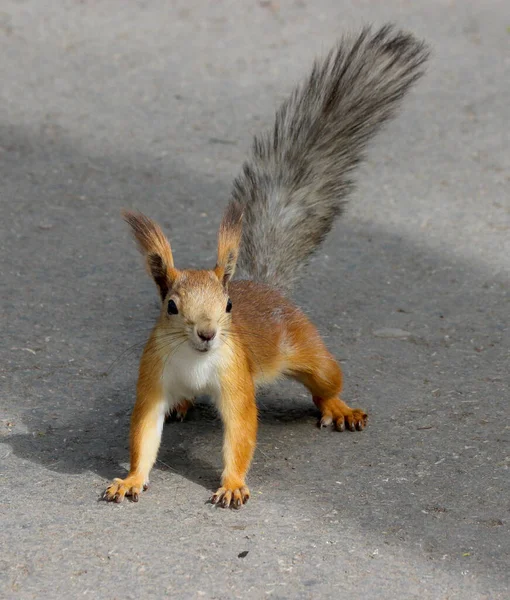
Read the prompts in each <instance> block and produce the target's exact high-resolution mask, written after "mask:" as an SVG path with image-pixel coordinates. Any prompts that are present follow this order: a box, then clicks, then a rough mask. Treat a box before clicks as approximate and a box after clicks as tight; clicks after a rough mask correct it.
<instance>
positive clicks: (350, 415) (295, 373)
mask: <svg viewBox="0 0 510 600" xmlns="http://www.w3.org/2000/svg"><path fill="white" fill-rule="evenodd" d="M317 337H318V336H317ZM312 342H313V347H312V348H310V347H307V346H305V347H301V348H299V349H298V351H297V352H296V355H295V356H293V357H292V369H291V370H290V371H289V373H288V374H289V375H290V376H291V377H293V378H294V379H297V380H298V381H300V382H301V383H302V384H303V385H305V386H306V387H307V388H308V389H309V391H310V393H311V394H312V398H313V401H314V403H315V405H316V406H317V408H318V409H319V410H320V412H321V420H320V422H319V424H320V426H321V427H327V426H328V425H331V423H334V425H335V427H336V429H337V430H338V431H343V430H344V429H345V428H346V427H347V429H349V430H350V431H356V430H358V431H361V430H362V429H364V427H365V426H366V424H367V414H366V413H365V412H364V411H363V410H361V409H360V408H351V407H350V406H348V405H347V404H346V403H345V402H344V401H343V400H341V399H340V397H339V395H340V392H341V390H342V371H341V369H340V365H339V364H338V363H337V362H336V360H335V359H334V357H333V356H332V355H331V354H330V353H329V352H328V350H327V349H326V347H325V346H324V344H322V341H321V346H322V347H321V348H318V340H317V338H315V339H313V338H312Z"/></svg>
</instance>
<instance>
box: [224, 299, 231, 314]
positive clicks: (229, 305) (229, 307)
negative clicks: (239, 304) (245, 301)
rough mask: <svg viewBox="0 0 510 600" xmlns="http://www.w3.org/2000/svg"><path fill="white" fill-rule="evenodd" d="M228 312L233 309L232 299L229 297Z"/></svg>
mask: <svg viewBox="0 0 510 600" xmlns="http://www.w3.org/2000/svg"><path fill="white" fill-rule="evenodd" d="M225 310H226V311H227V312H230V311H231V310H232V300H231V299H230V298H229V299H228V302H227V308H226V309H225Z"/></svg>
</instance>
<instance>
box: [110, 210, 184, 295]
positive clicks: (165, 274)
mask: <svg viewBox="0 0 510 600" xmlns="http://www.w3.org/2000/svg"><path fill="white" fill-rule="evenodd" d="M122 216H123V217H124V220H125V221H126V223H127V224H128V225H129V226H130V227H131V232H132V233H133V236H134V238H135V240H136V243H137V246H138V249H139V250H140V252H141V253H142V255H143V256H144V257H145V261H146V265H147V269H148V271H149V273H150V274H151V275H152V278H153V279H154V281H155V282H156V285H157V286H158V288H159V293H160V295H161V299H162V300H164V298H165V296H166V295H167V293H168V290H169V289H170V288H171V287H172V283H173V282H174V280H175V279H176V277H177V270H176V269H174V259H173V256H172V250H171V248H170V243H169V242H168V240H167V239H166V237H165V234H164V233H163V232H162V231H161V228H160V227H159V225H158V224H157V223H155V222H154V221H152V220H151V219H149V217H146V216H145V215H142V213H138V212H136V213H135V212H131V211H127V210H125V211H122Z"/></svg>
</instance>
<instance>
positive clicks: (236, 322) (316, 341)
mask: <svg viewBox="0 0 510 600" xmlns="http://www.w3.org/2000/svg"><path fill="white" fill-rule="evenodd" d="M427 58H428V49H427V46H426V45H425V44H424V43H423V42H420V41H418V40H417V39H416V38H415V37H414V36H413V35H411V34H409V33H406V32H402V31H396V30H395V29H394V28H393V26H391V25H386V26H384V27H382V28H381V29H379V30H377V31H375V32H373V31H372V30H371V29H370V28H365V29H363V30H362V31H361V33H360V34H358V35H355V36H346V37H344V38H343V39H342V40H341V41H340V42H339V44H338V46H337V47H336V49H334V50H332V51H331V52H330V53H329V54H328V56H327V57H326V58H325V59H324V60H323V61H320V62H316V63H315V65H314V67H313V69H312V72H311V74H310V75H309V77H308V78H307V79H306V80H305V81H304V83H303V84H302V85H300V86H298V87H297V88H296V89H295V90H294V92H293V93H292V94H291V96H290V97H289V99H288V100H287V101H286V102H284V104H283V105H282V106H281V107H280V109H279V110H278V112H277V114H276V121H275V125H274V128H273V129H272V130H271V131H270V132H266V133H265V134H263V135H261V136H259V137H256V138H255V140H254V144H253V150H252V155H251V158H250V159H249V160H248V161H247V162H246V163H245V164H244V167H243V171H242V173H241V175H240V176H239V177H238V178H237V179H236V180H235V182H234V186H233V192H232V198H231V200H230V202H229V204H228V206H227V208H226V210H225V213H224V216H223V220H222V222H221V225H220V230H219V235H218V255H217V262H216V265H215V267H214V268H213V269H210V270H209V269H206V270H189V269H187V270H180V269H177V268H176V267H175V266H174V261H173V257H172V251H171V248H170V244H169V242H168V240H167V238H166V237H165V235H164V234H163V232H162V231H161V229H160V227H159V226H158V225H157V224H156V223H155V222H153V221H152V220H150V219H149V218H147V217H146V216H144V215H142V214H140V213H134V212H125V213H124V218H125V220H126V221H127V223H128V224H129V225H130V226H131V229H132V232H133V234H134V237H135V239H136V241H137V243H138V247H139V249H140V251H141V253H142V254H143V256H144V257H145V261H146V265H147V268H148V271H149V273H150V274H151V276H152V277H153V279H154V281H155V283H156V285H157V287H158V289H159V293H160V296H161V301H162V305H161V314H160V316H159V319H158V321H157V322H156V325H155V326H154V329H153V330H152V333H151V335H150V337H149V340H148V342H147V344H146V346H145V350H144V352H143V355H142V358H141V363H140V371H139V378H138V385H137V397H136V403H135V406H134V410H133V413H132V417H131V434H130V452H131V462H130V470H129V473H128V475H127V477H126V478H125V479H114V481H113V483H112V484H111V485H110V486H109V487H108V488H107V490H106V491H105V494H104V497H105V499H107V500H114V501H116V502H121V501H122V500H123V498H124V497H125V496H131V497H132V499H133V500H134V501H135V502H136V501H138V499H139V494H140V492H141V491H142V490H143V489H145V488H146V486H147V484H148V481H149V473H150V471H151V469H152V467H153V465H154V463H155V461H156V457H157V453H158V449H159V445H160V441H161V433H162V429H163V423H164V420H165V414H167V413H168V412H171V411H174V412H176V413H178V414H179V415H180V416H184V415H185V414H186V411H187V409H188V407H189V406H190V405H191V403H192V402H193V399H194V397H195V396H198V395H202V394H207V395H209V396H211V398H212V400H213V402H214V404H215V405H216V407H217V409H218V410H219V412H220V415H221V418H222V421H223V428H224V441H223V462H224V470H223V473H222V476H221V485H220V487H219V489H218V490H217V491H216V492H215V493H214V494H213V496H212V498H211V501H212V502H213V503H215V504H218V505H220V506H222V507H233V508H239V507H240V506H241V505H243V504H244V503H246V501H247V500H248V498H249V497H250V492H249V489H248V487H247V485H246V474H247V472H248V469H249V466H250V462H251V460H252V457H253V452H254V450H255V445H256V435H257V425H258V424H257V406H256V402H255V391H256V387H257V385H258V384H260V383H267V382H270V381H273V380H275V379H276V378H278V377H291V378H293V379H296V380H298V381H299V382H301V383H302V384H303V385H304V386H305V387H306V388H307V389H308V390H309V392H310V394H311V396H312V399H313V402H314V403H315V405H316V406H317V408H318V410H319V411H320V415H321V417H320V425H321V426H329V425H331V424H333V426H334V427H335V428H336V430H338V431H343V430H344V429H348V430H350V431H361V430H363V429H364V427H365V426H366V423H367V415H366V413H365V412H364V411H363V410H361V409H359V408H351V407H349V406H348V405H347V404H346V403H345V402H344V401H343V400H342V399H341V398H340V392H341V389H342V372H341V370H340V367H339V365H338V363H337V361H336V360H335V358H334V357H333V356H332V355H331V353H330V352H329V351H328V350H327V348H326V346H325V344H324V342H323V341H322V339H321V337H320V335H319V333H318V332H317V329H316V328H315V327H314V325H313V324H312V323H311V322H310V320H309V319H308V317H307V316H305V314H304V313H303V312H302V311H301V310H300V309H299V308H297V307H296V306H295V305H294V304H293V303H292V302H291V300H289V299H288V294H289V290H290V289H291V287H292V283H293V282H294V280H295V279H296V278H297V277H298V276H299V273H300V269H301V268H302V267H303V265H304V264H306V262H307V259H308V258H309V257H310V256H311V254H312V253H313V252H314V251H315V250H316V249H317V248H318V247H319V246H320V244H321V242H322V241H323V239H324V238H325V236H326V235H327V233H328V232H329V231H330V229H331V227H332V225H333V223H334V221H335V219H336V217H337V216H339V215H340V214H341V212H342V209H343V205H344V202H345V198H346V196H347V195H348V193H349V192H350V191H351V190H352V188H353V185H354V184H353V180H352V175H353V170H354V168H355V167H356V166H357V164H358V163H359V162H360V161H361V160H362V158H363V154H364V149H365V146H366V143H367V142H368V141H369V140H370V138H371V137H372V136H373V135H374V134H375V133H376V132H377V131H378V130H379V128H380V127H381V125H382V124H383V123H384V122H386V121H387V120H388V119H389V118H390V117H392V116H393V114H394V112H395V110H396V108H397V107H398V105H399V103H400V101H401V99H402V98H403V96H404V95H405V93H406V92H407V91H408V89H409V88H410V87H411V86H412V84H413V83H414V82H415V81H416V80H417V79H418V78H419V77H420V76H421V75H422V74H423V70H424V69H423V66H424V63H425V62H426V60H427ZM237 263H239V266H240V267H241V269H242V270H243V272H244V273H245V274H246V275H247V279H241V280H233V279H232V278H233V276H234V272H235V269H236V264H237Z"/></svg>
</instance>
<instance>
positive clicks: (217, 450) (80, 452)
mask: <svg viewBox="0 0 510 600" xmlns="http://www.w3.org/2000/svg"><path fill="white" fill-rule="evenodd" d="M134 387H135V384H134V382H133V384H132V385H130V386H126V388H125V389H123V390H120V391H116V392H115V393H112V394H109V395H108V397H106V396H104V397H100V398H99V400H98V405H99V406H100V407H103V409H102V410H101V409H98V410H95V411H94V418H93V419H90V418H87V419H86V420H83V419H82V418H81V417H80V416H79V415H78V414H77V415H76V417H77V424H76V425H73V424H72V423H70V424H68V425H66V426H54V425H52V424H48V422H47V421H46V420H44V419H41V420H36V419H31V420H30V421H28V422H27V425H28V426H29V429H30V431H29V433H26V434H14V435H11V436H9V438H8V439H7V440H6V441H7V443H8V444H9V445H10V446H11V447H12V450H13V452H14V454H15V455H16V456H19V457H22V458H26V459H27V460H30V461H34V462H37V463H39V464H41V465H42V466H44V467H45V468H47V469H49V470H50V471H55V472H59V473H70V474H79V473H83V472H86V471H90V472H92V473H95V474H96V475H98V476H99V477H101V478H103V479H104V480H105V484H106V483H107V482H108V481H109V480H111V479H112V478H113V477H124V476H125V474H126V473H127V470H126V467H127V465H128V464H129V420H130V414H131V409H132V401H131V405H128V402H127V399H131V400H132V398H133V397H134ZM106 400H108V403H107V402H106ZM269 402H270V400H269ZM110 403H111V404H110ZM111 405H113V406H115V407H116V409H117V410H115V412H114V413H113V414H112V413H110V412H109V407H110V406H111ZM317 416H318V413H317V409H315V408H314V407H313V405H312V404H311V402H310V406H304V405H303V404H301V403H298V404H297V405H294V406H288V405H287V407H281V408H276V407H274V406H268V401H267V400H266V402H264V403H260V404H259V422H260V423H261V425H262V427H261V431H260V435H259V443H260V442H261V443H263V441H264V439H265V438H266V437H267V438H268V439H270V438H271V435H272V434H271V433H270V432H269V431H267V432H265V431H264V430H267V429H268V426H271V425H272V426H274V427H279V426H281V427H283V426H285V425H286V424H287V423H299V422H307V423H310V426H312V425H313V424H315V423H316V422H317ZM266 433H267V435H266ZM222 442H223V433H222V424H221V419H220V417H219V415H218V413H217V411H216V409H215V407H214V406H213V405H212V403H211V402H210V401H209V399H207V398H199V399H198V401H197V403H196V404H195V406H194V407H193V408H191V409H190V411H189V412H188V414H187V416H186V418H185V420H184V421H183V422H180V421H170V422H167V423H166V424H165V426H164V429H163V436H162V442H161V447H160V451H159V454H158V459H157V462H156V464H155V466H154V470H156V471H157V470H160V471H170V472H172V473H175V474H177V475H179V476H182V477H183V478H185V479H187V480H188V481H191V482H193V483H195V484H197V485H200V486H202V487H203V488H205V489H208V490H214V489H215V488H216V487H217V486H218V485H219V481H220V476H221V449H222ZM211 449H212V453H211ZM204 455H205V456H207V457H210V458H204Z"/></svg>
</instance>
